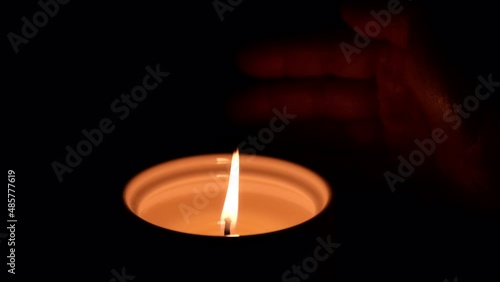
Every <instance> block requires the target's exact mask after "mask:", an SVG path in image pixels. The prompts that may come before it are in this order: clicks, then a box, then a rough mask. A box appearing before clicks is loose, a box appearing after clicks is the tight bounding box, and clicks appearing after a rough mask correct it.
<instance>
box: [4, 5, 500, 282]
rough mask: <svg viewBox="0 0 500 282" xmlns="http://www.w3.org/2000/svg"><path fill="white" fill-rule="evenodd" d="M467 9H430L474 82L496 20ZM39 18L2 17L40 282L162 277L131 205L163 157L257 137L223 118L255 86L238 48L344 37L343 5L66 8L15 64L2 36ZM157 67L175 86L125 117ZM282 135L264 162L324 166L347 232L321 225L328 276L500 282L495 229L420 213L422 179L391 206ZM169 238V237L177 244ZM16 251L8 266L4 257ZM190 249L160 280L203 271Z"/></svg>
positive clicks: (483, 68) (22, 257)
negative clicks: (129, 195) (75, 157)
mask: <svg viewBox="0 0 500 282" xmlns="http://www.w3.org/2000/svg"><path fill="white" fill-rule="evenodd" d="M269 2H270V1H269ZM461 3H463V4H456V3H454V4H453V5H451V4H444V3H443V4H432V9H431V11H432V14H431V15H430V17H429V21H431V22H432V23H433V24H434V25H435V26H436V28H435V31H436V33H437V34H438V37H437V38H438V39H439V40H438V41H437V42H436V44H439V45H440V46H441V47H442V48H447V49H448V50H449V54H450V56H451V57H452V58H453V59H454V60H455V61H456V63H457V65H459V66H461V67H462V68H463V70H464V71H465V72H468V73H470V74H471V75H472V76H473V77H475V76H476V75H478V74H488V73H491V72H494V71H496V70H497V69H495V67H496V66H498V64H497V62H498V60H497V56H496V57H495V56H493V54H494V52H495V51H496V50H498V44H497V45H495V43H494V41H495V40H494V37H495V33H494V32H493V30H494V28H493V27H494V25H493V22H492V20H493V18H494V17H495V16H496V13H495V12H494V10H493V9H492V8H491V7H488V6H483V4H482V2H481V1H479V2H478V1H474V2H472V1H469V3H467V2H461ZM38 10H40V7H39V6H38V4H36V2H35V1H32V2H28V1H25V2H24V3H22V4H21V3H19V5H18V6H15V7H10V8H8V9H4V11H3V14H4V18H5V19H6V20H5V21H4V24H3V26H4V27H6V31H4V34H5V35H4V41H3V46H4V47H6V48H4V58H5V60H4V62H5V63H3V64H2V65H3V66H4V67H5V69H4V72H3V78H4V88H3V89H4V90H3V93H4V98H3V101H4V102H3V103H4V105H5V106H4V108H5V109H7V111H6V112H7V113H6V115H7V117H6V125H5V126H6V127H5V128H4V129H5V133H4V140H6V144H5V143H4V150H5V152H6V153H7V159H6V166H7V169H14V170H15V171H16V178H17V182H16V183H17V185H16V215H17V218H18V220H19V222H18V224H17V228H16V244H17V248H16V272H17V273H18V274H16V277H17V278H18V279H21V278H23V277H28V276H30V275H31V274H33V273H36V275H38V277H39V278H40V279H45V278H49V279H52V280H62V279H71V280H79V279H80V278H84V279H88V280H93V279H95V280H104V281H109V280H110V279H111V278H112V277H113V276H112V274H111V272H110V271H111V270H112V269H116V270H118V272H120V269H121V268H122V267H126V269H127V273H130V274H133V275H135V276H136V278H135V281H152V280H150V279H146V277H148V278H150V276H148V275H151V274H147V273H144V270H143V268H141V267H142V266H139V263H138V261H141V260H142V257H144V260H146V261H149V260H152V258H151V253H152V251H151V249H150V248H151V247H152V246H153V245H154V243H151V242H149V243H147V241H148V240H149V239H151V235H149V234H147V232H148V231H149V229H147V230H148V231H144V230H137V229H134V228H137V227H138V226H142V225H140V224H137V223H136V222H135V221H134V220H133V219H132V215H131V214H130V213H128V211H127V210H126V208H125V206H124V204H123V202H122V198H121V197H122V191H123V188H124V185H125V184H126V182H127V181H128V180H129V179H130V178H131V177H133V176H134V175H135V174H136V173H138V172H140V171H142V170H144V169H146V168H148V167H150V166H152V165H155V164H158V163H160V162H163V161H166V160H171V159H175V158H179V157H184V156H190V155H196V154H205V153H228V152H232V151H233V150H234V149H235V148H236V147H237V146H238V144H239V143H241V142H242V141H244V140H245V139H246V138H247V137H248V136H249V135H255V134H256V132H257V131H258V129H259V128H258V127H255V128H254V127H250V126H242V125H237V124H233V123H231V122H230V121H229V120H228V119H227V117H226V115H225V103H226V101H227V98H228V97H229V96H231V95H235V93H237V91H239V90H241V89H244V88H245V87H246V86H248V85H250V84H252V83H253V81H252V80H251V79H249V78H247V77H245V76H244V75H242V74H241V73H240V72H239V71H238V70H237V69H236V66H235V64H234V52H235V50H236V49H237V48H240V47H242V46H244V45H245V44H247V43H250V42H252V41H254V40H258V39H263V38H274V37H280V36H284V35H300V34H308V33H311V32H321V31H329V30H333V29H335V28H338V27H340V26H341V25H342V23H341V20H340V17H339V15H338V10H337V8H336V2H333V1H332V2H327V1H308V2H305V1H297V2H293V3H290V2H287V1H273V3H268V2H266V1H243V2H242V3H241V4H240V5H238V6H237V7H235V8H234V11H232V12H226V13H225V14H224V21H222V22H221V21H220V19H219V17H218V15H217V13H216V11H215V10H214V8H213V6H212V2H211V1H198V2H194V1H175V2H174V1H172V2H168V4H166V2H165V3H160V2H153V1H148V2H135V1H134V2H127V3H125V2H120V3H116V4H110V3H101V2H87V1H85V2H84V1H71V2H69V3H68V4H65V5H60V9H59V12H58V14H57V15H56V16H55V17H54V18H51V19H50V20H49V22H48V24H47V25H46V26H45V27H42V28H40V29H39V31H38V33H37V34H36V36H35V37H34V38H32V39H30V40H29V43H28V44H21V45H20V47H19V48H20V51H19V53H18V54H14V52H13V50H12V48H11V46H10V43H9V41H8V39H7V36H6V34H7V33H9V32H14V33H16V34H20V29H21V26H22V22H21V17H23V16H26V17H27V18H29V19H31V17H32V15H33V14H34V13H35V12H37V11H38ZM464 36H465V39H464ZM156 64H160V66H161V67H160V68H161V70H162V71H167V72H170V76H169V77H168V78H166V79H165V81H164V82H162V83H161V84H160V86H159V87H158V88H157V89H155V90H153V91H152V92H150V93H149V94H148V97H147V98H146V99H145V100H144V101H143V102H141V103H140V104H139V106H138V107H137V108H136V109H134V110H132V111H131V113H130V115H129V116H128V117H127V118H126V119H124V120H118V119H117V115H116V114H115V113H113V112H111V110H110V104H111V102H112V101H113V100H115V99H117V98H119V96H120V94H121V93H129V92H130V90H131V89H132V88H133V87H134V86H135V85H137V84H140V83H141V82H142V78H143V76H144V75H145V74H146V71H145V69H144V68H145V67H146V66H147V65H149V66H152V67H153V68H154V66H155V65H156ZM5 86H6V87H5ZM105 117H109V118H111V119H112V120H113V124H114V125H115V126H116V129H115V130H114V131H113V132H112V133H110V134H107V135H105V137H104V140H103V142H102V143H101V144H100V145H99V146H97V147H95V148H94V149H93V152H92V153H91V154H90V155H89V156H87V157H84V158H83V161H82V163H81V164H80V165H79V166H78V167H76V168H75V169H74V171H73V172H71V173H68V174H65V175H64V181H63V182H62V183H59V181H58V179H57V177H56V176H55V174H54V172H53V170H52V168H51V163H52V162H53V161H58V162H61V163H62V162H63V161H64V158H65V156H66V151H65V146H67V145H69V146H72V147H74V146H75V145H76V144H77V143H78V142H79V141H81V140H83V135H82V134H81V131H82V130H83V129H87V130H90V129H92V128H97V127H98V124H99V121H100V120H101V119H102V118H105ZM285 137H286V135H283V137H280V136H276V139H275V140H274V141H273V142H272V143H271V144H269V145H268V146H267V147H266V149H265V150H263V151H262V152H259V154H262V155H270V156H277V157H281V158H284V159H289V160H292V161H296V162H298V163H300V164H303V165H306V166H308V167H310V168H313V169H314V170H316V171H318V173H320V174H322V175H323V176H324V177H325V178H326V179H327V180H328V181H329V182H330V183H331V184H332V186H333V187H334V188H333V190H334V194H335V195H334V201H333V202H332V206H331V207H330V209H329V211H328V212H331V213H332V214H333V215H334V217H335V221H334V222H324V226H328V227H327V230H334V232H335V233H334V236H335V241H336V242H339V243H341V244H342V245H341V247H340V248H339V249H338V252H336V253H335V254H334V256H335V258H334V259H332V260H331V261H330V260H329V261H328V262H325V264H324V265H320V266H319V269H320V270H321V269H322V268H323V270H322V271H323V272H325V273H326V274H325V275H327V274H328V272H327V271H326V270H325V269H327V268H328V269H335V271H334V273H333V274H332V275H333V277H334V278H336V279H337V281H361V280H363V281H366V280H367V279H372V280H385V281H443V280H444V279H445V278H447V279H449V280H450V281H452V279H453V278H454V277H458V281H486V280H482V279H485V278H488V279H495V278H496V279H498V278H497V277H498V275H499V274H498V272H497V271H496V269H497V268H498V266H497V264H496V263H498V251H499V244H498V235H499V232H498V231H497V230H496V229H498V223H497V221H496V219H494V220H491V219H488V218H483V217H481V216H478V215H475V214H472V213H469V212H468V211H466V210H460V209H456V208H453V207H448V206H446V205H443V204H442V203H441V202H433V201H430V202H429V201H422V200H421V199H420V198H418V197H416V198H415V197H414V195H413V194H412V188H413V189H418V186H417V185H415V186H412V184H411V183H408V184H405V186H404V187H403V188H401V189H400V190H398V192H397V193H394V194H393V193H391V192H390V190H389V189H388V188H387V187H386V186H385V185H386V184H385V183H384V182H383V179H378V180H367V178H364V177H363V175H360V174H359V172H358V171H356V170H352V169H350V167H342V165H339V166H338V167H336V170H331V169H326V168H325V166H324V165H323V164H321V163H318V162H315V161H314V160H315V159H314V158H307V157H306V156H308V154H309V150H313V149H310V148H309V147H300V146H297V147H294V146H290V145H288V146H287V144H289V143H287V140H286V138H285ZM304 138H307V136H304ZM299 143H300V142H299ZM294 144H296V143H294ZM315 149H317V148H315ZM325 149H326V150H334V149H332V148H325ZM311 154H312V153H311ZM358 161H360V162H361V161H362V160H358ZM428 185H437V184H432V183H431V184H428ZM132 223H133V224H132ZM332 232H333V231H332ZM161 234H163V233H161ZM170 235H171V234H168V233H167V234H165V236H166V237H165V238H166V239H165V240H167V241H168V240H173V241H175V240H178V238H177V237H176V236H173V237H169V236H170ZM155 236H157V235H155ZM313 236H315V234H313ZM153 237H154V236H153ZM153 239H155V240H157V239H158V238H157V237H154V238H153ZM155 240H152V242H157V241H155ZM181 242H184V241H182V239H181ZM5 243H6V241H4V240H2V243H1V250H2V258H3V259H2V262H5V256H6V255H8V254H7V248H6V245H5ZM184 243H185V242H184ZM305 245H307V244H306V243H305ZM313 247H314V245H312V247H311V248H313ZM184 248H185V249H186V251H187V252H192V256H193V257H194V258H196V257H197V256H202V255H201V254H197V253H196V252H197V251H196V250H192V249H190V247H189V245H187V246H185V245H178V249H175V250H172V253H171V254H170V255H169V253H165V256H164V257H162V258H159V260H160V261H162V260H163V261H165V268H164V269H163V272H164V276H163V277H158V280H162V281H172V280H183V279H182V277H183V275H186V273H179V271H180V270H179V269H183V270H185V268H189V267H192V269H193V272H196V270H197V269H200V268H202V267H201V266H200V265H197V264H196V262H195V261H197V260H196V259H193V260H192V261H189V260H187V261H180V259H179V258H177V257H175V256H174V255H172V254H176V253H177V252H179V250H180V249H181V250H182V249H184ZM293 248H295V247H294V246H291V247H290V252H291V253H294V252H293ZM296 248H297V250H299V249H300V250H301V251H297V252H296V253H295V255H296V258H294V259H291V260H290V259H289V258H287V259H288V260H287V262H286V263H288V262H289V261H292V262H296V263H299V262H300V260H299V259H300V258H304V257H306V256H308V255H310V254H309V253H308V252H304V251H303V250H302V249H301V248H300V247H298V246H297V247H296ZM306 249H307V248H306ZM263 256H265V255H264V254H263ZM184 259H185V258H184ZM258 260H259V258H255V259H253V260H252V261H254V262H255V261H258ZM2 264H3V265H4V266H3V267H5V263H2ZM180 265H183V267H185V268H183V267H180V268H179V266H180ZM186 265H188V266H189V267H186ZM2 269H4V268H2ZM284 270H285V269H283V270H280V269H278V270H277V273H282V272H283V271H284ZM320 270H318V272H320ZM141 271H143V272H142V273H141ZM250 271H252V270H249V272H250ZM253 271H255V272H257V273H258V270H255V269H254V270H253ZM200 275H202V274H200ZM207 275H208V274H207ZM313 275H314V274H313ZM317 275H318V276H319V274H317ZM141 276H142V277H144V278H141ZM153 276H154V275H153ZM243 276H244V275H243ZM176 277H177V278H176ZM200 277H204V276H200ZM207 277H208V276H207ZM259 277H260V280H261V281H279V280H280V277H279V276H276V277H275V276H264V275H263V276H259ZM143 279H144V280H143ZM207 279H213V278H207ZM224 279H226V277H223V278H220V279H219V280H224ZM311 279H312V278H311ZM82 280H83V279H82ZM234 280H241V279H239V278H237V279H234ZM243 280H244V279H243ZM2 281H3V280H2Z"/></svg>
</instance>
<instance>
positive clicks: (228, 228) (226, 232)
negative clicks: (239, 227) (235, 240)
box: [224, 217, 231, 236]
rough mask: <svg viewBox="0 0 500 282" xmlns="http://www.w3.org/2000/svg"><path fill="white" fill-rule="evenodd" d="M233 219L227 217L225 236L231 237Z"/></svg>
mask: <svg viewBox="0 0 500 282" xmlns="http://www.w3.org/2000/svg"><path fill="white" fill-rule="evenodd" d="M230 228H231V219H230V218H229V217H226V218H225V219H224V236H228V235H231V230H230Z"/></svg>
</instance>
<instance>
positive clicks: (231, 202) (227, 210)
mask: <svg viewBox="0 0 500 282" xmlns="http://www.w3.org/2000/svg"><path fill="white" fill-rule="evenodd" d="M239 179H240V155H239V152H238V149H236V151H235V152H234V153H233V157H232V160H231V170H230V172H229V183H228V186H227V193H226V200H225V201H224V207H223V208H222V214H221V218H220V222H221V223H222V229H224V227H226V226H225V225H227V224H229V222H230V224H229V225H230V226H229V230H234V228H235V227H236V221H237V219H238V200H239V199H238V198H239V196H238V193H239Z"/></svg>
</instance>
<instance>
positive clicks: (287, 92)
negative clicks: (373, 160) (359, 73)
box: [228, 79, 378, 121]
mask: <svg viewBox="0 0 500 282" xmlns="http://www.w3.org/2000/svg"><path fill="white" fill-rule="evenodd" d="M284 107H286V111H287V112H288V113H290V114H293V115H296V116H297V119H299V120H311V119H330V120H342V121H347V120H349V121H352V120H362V119H374V118H376V117H377V116H378V108H377V97H376V85H375V82H374V81H372V80H362V81H358V80H343V79H308V80H298V81H278V82H270V83H266V84H262V85H257V86H254V87H252V88H249V89H247V90H246V91H244V92H243V93H241V95H237V96H236V97H234V98H233V99H232V100H230V103H229V104H228V114H229V116H230V117H232V118H233V119H235V120H239V121H263V120H264V121H265V120H269V118H271V117H272V116H274V115H275V111H276V110H278V111H282V110H283V109H284ZM273 111H274V112H273Z"/></svg>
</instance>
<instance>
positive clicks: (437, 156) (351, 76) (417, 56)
mask: <svg viewBox="0 0 500 282" xmlns="http://www.w3.org/2000/svg"><path fill="white" fill-rule="evenodd" d="M382 3H383V5H382V6H354V5H349V4H345V5H344V6H343V7H342V9H341V14H342V17H343V19H344V20H345V22H346V23H347V24H348V25H349V26H350V27H351V28H356V29H359V30H361V31H362V32H363V33H366V35H363V36H360V35H359V34H358V35H356V33H355V32H354V31H352V30H348V31H338V32H336V33H335V34H331V35H327V36H325V35H321V36H318V35H312V36H310V37H307V38H297V39H284V40H276V41H274V42H259V43H256V44H254V45H252V46H248V47H247V48H245V49H244V50H242V51H241V52H240V53H239V55H238V65H239V67H240V68H241V70H242V71H243V72H244V73H245V74H247V75H249V76H251V77H255V78H259V79H266V80H267V82H265V83H264V84H262V85H257V86H255V87H253V88H251V89H248V90H247V91H245V92H244V93H242V94H241V95H240V96H238V97H236V98H235V99H234V100H233V101H232V102H231V105H230V110H231V111H230V115H231V116H232V117H233V118H234V119H235V120H239V121H253V122H255V121H268V120H269V119H270V118H271V116H272V114H273V113H272V109H273V108H278V109H281V108H283V106H286V107H287V111H288V112H289V113H292V114H296V115H297V117H296V119H295V120H297V121H302V122H304V123H305V124H306V127H305V129H306V130H309V131H308V132H307V134H308V138H314V137H317V138H316V139H323V140H324V139H325V138H327V139H328V140H329V141H332V142H337V141H338V140H339V139H344V140H345V141H346V142H347V143H349V144H353V145H356V146H358V148H359V149H364V148H367V147H370V148H372V149H374V150H378V151H383V152H384V155H385V158H384V164H385V166H384V168H383V171H384V172H383V174H382V173H381V174H380V176H383V177H385V180H386V181H387V184H388V186H389V187H390V188H391V190H393V191H394V190H395V189H397V187H398V185H401V183H403V182H404V181H405V180H406V178H408V177H412V176H415V175H419V176H423V177H426V179H429V180H432V181H438V179H439V181H441V180H443V181H444V183H446V184H447V185H445V186H444V187H440V188H444V189H445V190H446V192H448V194H449V195H452V197H456V198H457V199H458V200H459V201H464V199H468V200H469V201H471V202H473V204H474V205H478V206H481V205H483V204H484V203H486V202H488V203H489V204H488V205H490V206H491V205H494V204H491V203H490V201H493V203H494V202H496V201H497V199H495V198H494V197H496V196H497V194H496V193H498V191H496V189H497V187H496V186H495V185H496V184H495V183H496V182H495V181H497V180H495V179H494V177H493V174H492V170H491V168H492V167H491V166H492V164H491V163H494V162H495V161H496V160H493V159H494V158H495V157H492V158H491V159H489V157H488V156H491V154H492V153H493V156H495V154H494V152H498V149H496V151H494V152H492V151H491V150H492V149H495V148H496V146H495V145H492V144H494V143H495V142H496V141H493V140H498V133H497V132H496V130H494V129H493V128H494V125H495V122H496V121H497V120H498V117H497V116H490V115H495V114H494V111H491V110H490V109H488V108H487V107H485V106H484V105H485V104H487V99H488V98H489V96H491V95H490V94H491V93H493V92H494V91H495V88H498V86H499V84H500V83H499V82H497V81H498V79H497V78H495V77H491V75H490V76H488V75H487V74H486V75H484V74H483V75H482V76H480V77H481V78H479V80H477V79H475V80H474V81H468V80H466V78H465V77H463V76H462V74H461V73H460V72H457V71H456V69H455V68H454V67H453V65H451V64H450V62H448V61H446V59H445V56H443V54H442V53H440V52H439V48H436V46H434V45H433V44H434V42H435V41H433V38H432V36H431V33H430V28H431V27H428V26H426V25H425V16H426V15H425V13H424V10H421V9H420V7H415V6H410V3H409V2H406V3H403V2H397V3H399V5H394V3H396V2H395V1H389V3H393V5H392V6H389V5H390V4H388V3H387V2H382ZM353 4H356V3H353ZM372 11H373V12H372ZM373 23H378V29H377V28H376V27H375V26H374V24H373ZM370 25H371V28H372V29H371V31H370ZM367 27H368V31H367V30H366V28H367ZM478 75H479V74H478ZM479 85H482V86H479ZM478 88H480V89H479V90H477V89H478ZM471 97H475V100H474V98H471ZM467 99H468V100H467ZM464 101H469V103H472V102H476V101H477V103H478V104H481V105H478V106H477V107H476V106H475V105H472V106H471V105H470V104H469V105H464ZM479 106H481V107H479ZM478 108H479V110H478ZM479 116H481V117H482V118H479ZM485 117H488V118H485ZM325 122H326V124H327V125H326V126H325V125H324V123H325ZM319 124H321V126H320V127H318V125H319ZM311 128H313V130H317V131H316V132H315V133H313V132H311V131H310V130H311ZM472 129H476V130H475V131H474V130H472ZM325 130H326V132H325ZM328 137H330V138H328ZM403 159H404V160H403ZM405 161H407V162H408V163H407V164H402V163H404V162H405ZM409 167H413V169H409ZM413 172H416V173H415V175H412V174H413ZM431 186H432V185H431Z"/></svg>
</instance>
